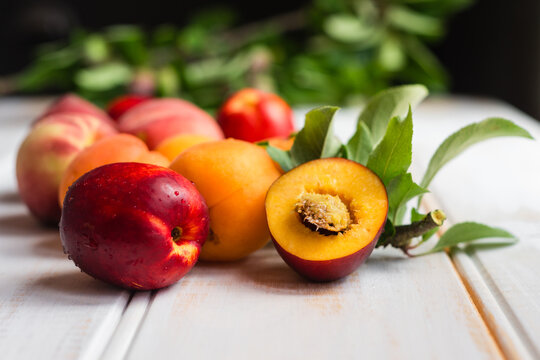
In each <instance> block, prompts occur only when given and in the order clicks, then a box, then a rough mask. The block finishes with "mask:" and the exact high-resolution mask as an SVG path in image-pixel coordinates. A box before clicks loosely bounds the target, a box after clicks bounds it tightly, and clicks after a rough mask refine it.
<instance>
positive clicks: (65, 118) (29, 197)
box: [16, 113, 116, 225]
mask: <svg viewBox="0 0 540 360" xmlns="http://www.w3.org/2000/svg"><path fill="white" fill-rule="evenodd" d="M115 133H116V130H115V129H114V128H113V127H111V126H109V125H107V123H106V122H104V121H102V120H101V119H98V118H96V117H94V116H91V115H88V114H73V113H59V114H53V115H50V116H48V117H47V118H44V119H42V120H40V122H39V123H37V124H36V125H35V126H34V127H33V128H32V130H31V132H30V133H29V134H28V136H27V137H26V139H25V140H24V141H23V143H22V144H21V146H20V148H19V152H18V154H17V165H16V173H17V184H18V187H19V194H20V196H21V198H22V200H23V201H24V203H25V204H26V205H27V206H28V209H29V210H30V212H31V213H32V214H33V215H34V216H35V217H36V218H37V219H38V220H40V221H41V222H42V223H44V224H55V225H56V224H58V220H59V219H60V207H59V206H58V186H59V184H60V180H61V178H62V175H63V174H64V171H65V169H66V168H67V167H68V165H69V163H70V162H71V160H73V158H74V157H75V155H77V153H79V152H80V151H81V150H82V149H84V148H85V147H87V146H90V145H91V144H92V143H94V142H95V141H96V140H97V139H100V138H102V137H105V136H108V135H112V134H115Z"/></svg>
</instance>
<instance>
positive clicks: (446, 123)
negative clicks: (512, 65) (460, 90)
mask: <svg viewBox="0 0 540 360" xmlns="http://www.w3.org/2000/svg"><path fill="white" fill-rule="evenodd" d="M49 100H50V99H20V98H5V99H0V140H1V141H0V150H1V151H0V359H98V358H102V359H123V358H127V359H165V358H174V359H304V358H305V359H350V358H388V359H396V358H400V359H401V358H402V359H497V358H510V359H534V358H536V359H540V143H539V142H538V141H526V140H523V139H516V138H505V139H496V140H491V141H489V142H486V143H483V144H480V145H477V146H475V147H474V148H472V149H470V150H468V151H467V152H466V153H465V154H463V155H462V156H461V157H460V158H458V159H456V160H455V161H453V162H452V163H450V164H449V165H448V166H447V167H446V168H445V169H444V170H443V171H442V172H441V173H440V174H439V175H438V176H437V177H436V178H435V180H434V182H433V183H432V185H431V190H432V191H433V195H432V196H431V197H430V198H429V199H428V201H427V202H428V204H431V205H433V206H440V207H441V208H442V209H444V210H445V212H446V214H447V215H448V218H449V222H450V223H455V222H460V221H464V220H475V221H481V222H485V223H488V224H490V225H494V226H501V227H504V228H506V229H507V230H509V231H511V232H513V233H514V234H516V235H518V237H519V238H520V242H519V244H518V245H516V246H513V247H510V248H502V249H493V250H485V251H481V252H476V253H464V252H461V251H458V252H455V253H452V254H450V255H447V254H445V253H438V254H434V255H430V256H425V257H420V258H414V259H407V258H405V257H404V256H402V255H401V254H400V253H399V252H398V251H395V250H392V249H385V250H379V249H377V250H375V252H374V253H373V255H372V256H371V257H370V259H369V260H368V262H367V263H366V264H364V265H363V266H362V267H361V268H360V269H359V270H357V271H356V272H355V273H353V274H352V275H351V276H349V277H348V278H346V279H344V280H341V281H337V282H334V283H329V284H313V283H308V282H306V281H304V280H303V279H301V278H300V277H299V276H297V275H296V274H295V273H294V272H293V271H292V270H290V269H289V268H288V267H287V266H286V265H285V263H284V262H283V261H281V259H280V258H279V256H278V255H277V253H276V252H275V250H274V249H273V248H272V247H271V246H270V245H269V246H267V247H265V248H263V249H262V250H260V251H257V252H256V253H254V254H252V255H251V256H250V257H248V258H247V259H246V260H244V261H240V262H236V263H231V264H211V263H200V264H198V265H197V266H196V267H195V268H194V269H193V270H192V271H191V272H190V273H189V274H188V275H187V276H186V277H185V278H184V279H182V280H181V281H180V282H179V283H177V284H176V285H174V286H171V287H169V288H167V289H164V290H160V291H157V292H138V293H130V292H128V291H124V290H119V289H116V288H114V287H111V286H108V285H106V284H103V283H101V282H99V281H97V280H94V279H92V278H90V277H89V276H87V275H85V274H83V273H81V272H80V271H79V270H78V269H77V268H76V267H75V266H74V265H73V264H72V263H71V262H70V261H68V259H67V258H66V256H65V255H64V254H63V253H62V249H61V244H60V239H59V235H58V233H57V232H56V231H54V230H44V229H43V228H40V227H39V225H38V224H37V223H36V222H35V221H34V220H33V219H32V218H31V217H30V216H29V215H28V212H27V210H26V208H25V207H24V205H23V204H22V203H21V201H20V199H19V197H18V195H17V191H16V182H15V175H14V164H15V154H16V150H17V147H18V145H19V144H20V142H21V141H22V139H23V138H24V136H25V134H26V133H27V131H28V126H29V123H30V121H31V120H32V118H33V117H34V116H35V115H36V114H38V113H39V112H40V111H41V110H42V109H43V108H44V106H46V105H47V103H48V101H49ZM357 114H358V109H348V110H342V111H341V112H340V113H338V119H337V124H336V125H337V126H336V127H337V129H336V131H337V133H338V134H339V135H340V136H341V137H342V138H347V137H348V136H350V134H351V132H352V130H353V128H354V120H355V118H356V115H357ZM297 115H298V116H297V118H298V123H299V124H301V122H302V116H303V112H302V111H298V112H297ZM414 115H415V116H414V121H415V129H414V130H415V135H414V149H413V150H414V154H413V157H414V159H413V164H415V169H414V170H415V173H416V174H417V175H420V174H421V173H422V171H423V169H425V168H426V165H427V162H428V161H429V158H430V156H431V154H432V153H433V152H434V150H435V148H436V147H437V146H438V144H439V143H440V142H441V141H442V140H443V139H444V138H445V137H446V136H447V135H449V134H450V133H451V132H453V131H455V130H457V129H458V128H460V127H462V126H464V125H465V124H468V123H470V122H474V121H480V120H482V119H484V118H486V117H489V116H501V117H506V118H509V119H512V120H514V121H515V122H517V123H518V124H519V125H521V126H523V127H525V128H526V129H527V130H529V131H530V132H531V134H532V135H533V136H534V137H535V138H537V139H539V138H540V123H538V122H536V121H534V120H532V119H530V118H528V117H527V116H525V115H524V114H522V113H520V112H519V111H517V110H515V109H514V108H512V107H510V106H508V105H506V104H503V103H500V102H497V101H492V100H485V99H470V98H460V97H443V98H431V99H429V100H428V101H427V102H425V103H424V104H422V105H421V106H420V107H419V108H418V109H417V110H416V111H415V113H414ZM418 177H419V176H417V178H418Z"/></svg>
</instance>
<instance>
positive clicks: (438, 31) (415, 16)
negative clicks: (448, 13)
mask: <svg viewBox="0 0 540 360" xmlns="http://www.w3.org/2000/svg"><path fill="white" fill-rule="evenodd" d="M386 15H387V19H388V21H389V23H390V24H392V25H393V26H394V27H396V28H398V29H400V30H403V31H406V32H408V33H411V34H415V35H423V36H429V37H439V36H441V35H442V34H443V25H442V22H441V20H440V19H438V18H436V17H432V16H429V15H425V14H422V13H420V12H416V11H413V10H411V9H409V8H406V7H403V6H390V7H389V8H388V10H387V14H386Z"/></svg>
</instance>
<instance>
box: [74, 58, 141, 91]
mask: <svg viewBox="0 0 540 360" xmlns="http://www.w3.org/2000/svg"><path fill="white" fill-rule="evenodd" d="M132 76H133V73H132V71H131V69H130V68H129V66H127V65H126V64H122V63H109V64H104V65H99V66H95V67H92V68H87V69H83V70H79V72H77V74H76V75H75V83H76V84H77V85H78V86H79V87H81V88H82V89H85V90H90V91H104V90H110V89H112V88H114V87H116V86H120V85H126V84H127V83H129V82H130V81H131V78H132Z"/></svg>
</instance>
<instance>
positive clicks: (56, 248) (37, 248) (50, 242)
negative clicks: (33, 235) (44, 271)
mask: <svg viewBox="0 0 540 360" xmlns="http://www.w3.org/2000/svg"><path fill="white" fill-rule="evenodd" d="M32 250H33V253H34V254H35V255H38V256H41V257H51V258H59V259H67V255H65V254H64V250H63V248H62V242H61V241H60V234H58V232H55V233H52V234H48V235H46V236H44V237H42V238H40V239H39V240H38V241H36V243H35V244H34V246H33V248H32Z"/></svg>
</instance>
